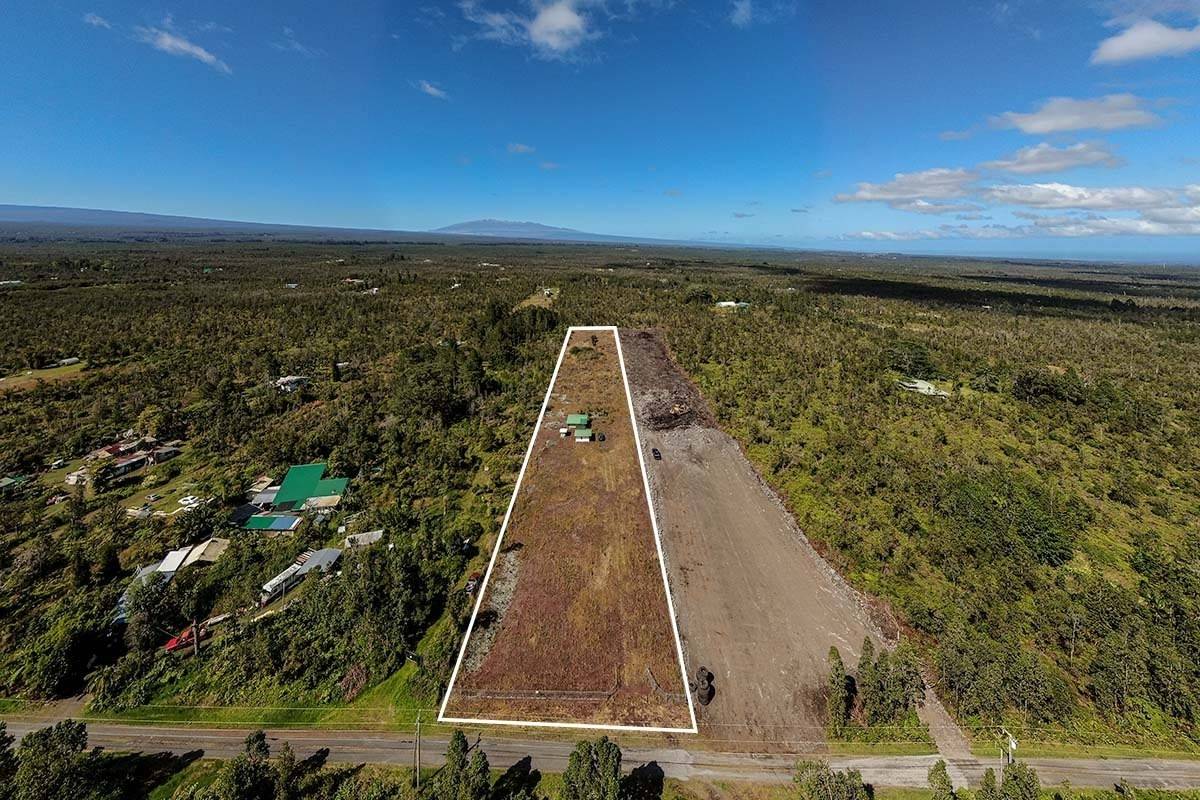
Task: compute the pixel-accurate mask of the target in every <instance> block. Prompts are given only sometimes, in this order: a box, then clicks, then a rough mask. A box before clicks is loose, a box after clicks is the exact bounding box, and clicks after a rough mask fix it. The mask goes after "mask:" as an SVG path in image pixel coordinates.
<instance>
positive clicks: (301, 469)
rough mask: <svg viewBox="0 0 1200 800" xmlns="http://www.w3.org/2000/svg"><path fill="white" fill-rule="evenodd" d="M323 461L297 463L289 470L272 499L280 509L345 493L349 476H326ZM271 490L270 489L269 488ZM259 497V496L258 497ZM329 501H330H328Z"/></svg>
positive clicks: (289, 508)
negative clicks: (323, 476)
mask: <svg viewBox="0 0 1200 800" xmlns="http://www.w3.org/2000/svg"><path fill="white" fill-rule="evenodd" d="M324 474H325V465H324V464H322V463H319V462H318V463H313V464H297V465H296V466H294V467H292V468H291V469H289V470H288V471H287V475H285V476H284V477H283V482H282V483H280V484H279V491H277V492H276V493H275V496H274V498H273V499H272V500H271V502H272V503H273V505H274V506H275V509H276V510H278V511H291V510H293V509H299V508H302V507H303V506H304V504H305V503H307V502H308V501H309V500H310V499H313V498H327V497H340V496H341V495H343V494H345V492H346V486H347V485H348V484H349V483H350V479H349V478H325V479H322V477H321V476H322V475H324ZM268 491H269V490H268ZM256 499H257V498H256ZM326 502H329V501H326Z"/></svg>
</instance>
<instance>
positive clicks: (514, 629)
mask: <svg viewBox="0 0 1200 800" xmlns="http://www.w3.org/2000/svg"><path fill="white" fill-rule="evenodd" d="M581 411H587V412H590V413H591V414H592V418H593V423H592V427H593V429H594V430H595V432H596V433H597V434H601V433H602V434H604V436H605V441H604V442H592V443H590V444H582V443H579V444H577V443H575V442H574V441H573V440H572V439H571V438H569V437H568V438H565V439H564V438H560V437H559V434H558V430H559V428H560V427H562V426H563V425H564V424H565V421H566V416H567V414H569V413H574V412H581ZM536 437H537V439H536V443H535V445H534V450H533V455H532V456H531V458H530V461H529V465H528V467H527V469H526V474H525V479H524V482H523V483H522V486H521V490H520V494H519V495H518V497H517V502H516V505H515V506H514V508H513V514H512V518H511V520H510V522H509V527H508V530H507V532H506V533H505V537H504V548H505V550H506V551H509V552H516V554H517V558H518V569H517V572H516V575H517V577H516V585H515V587H514V588H513V590H512V597H511V599H510V600H509V602H508V604H507V607H506V608H505V609H504V611H503V614H502V615H501V616H500V618H499V619H498V620H497V621H495V622H493V623H492V625H493V626H498V630H497V631H496V632H495V635H494V637H490V638H491V643H490V646H488V647H487V650H486V653H475V654H473V656H472V655H469V657H468V659H467V661H466V662H464V663H465V664H475V665H478V668H477V669H475V670H474V671H471V672H469V673H468V672H467V669H466V667H464V669H463V670H462V671H461V672H460V674H459V677H458V682H457V684H456V686H455V692H454V694H453V695H452V696H451V698H450V703H449V706H448V708H447V712H448V713H449V714H451V715H461V716H470V717H493V718H505V719H522V720H536V719H543V720H554V721H564V722H589V723H608V724H637V725H655V726H667V725H669V726H673V727H675V726H686V725H689V724H690V718H689V716H688V712H687V701H686V699H685V697H684V695H683V693H684V691H686V690H685V688H684V687H683V686H682V682H681V678H680V674H679V662H678V657H677V655H676V648H675V639H674V635H673V634H672V631H671V624H670V618H669V616H668V610H667V600H666V593H665V591H664V588H663V582H662V577H661V572H660V567H659V561H658V555H657V552H656V550H655V545H654V534H653V529H652V528H651V524H650V516H649V510H648V508H647V504H646V495H645V491H644V488H643V484H642V475H641V471H640V468H639V466H638V460H637V449H636V445H635V442H634V433H633V426H632V422H631V420H630V418H629V408H628V404H627V401H626V398H625V389H624V385H623V382H622V379H621V371H620V365H619V362H618V357H617V350H616V341H615V338H614V335H613V334H612V333H611V332H606V331H600V332H587V331H576V332H575V333H573V334H572V337H571V341H570V342H569V344H568V347H567V353H566V355H565V356H564V358H563V363H562V366H561V368H560V369H559V373H558V378H557V381H556V382H555V384H554V387H553V392H552V394H551V400H550V404H549V406H548V408H547V410H546V416H545V419H544V420H543V423H542V427H541V429H540V430H538V431H537V433H536ZM494 577H495V576H493V578H494ZM486 592H487V596H485V598H484V604H483V606H482V607H483V609H485V610H487V609H489V608H490V607H491V600H492V598H491V597H490V595H492V594H493V586H491V585H489V587H488V588H487V590H486ZM487 638H489V637H486V636H485V635H484V634H481V632H480V626H479V625H477V626H476V632H475V634H474V635H473V636H472V641H471V644H470V647H469V649H470V648H474V647H478V646H481V642H483V641H486V639H487ZM648 672H649V673H652V674H653V676H654V679H655V680H656V681H657V682H658V684H659V686H660V687H661V689H662V690H663V692H662V693H660V692H655V690H654V688H653V685H652V682H651V680H650V677H649V675H648ZM534 690H537V691H541V692H544V693H547V694H546V695H543V696H542V697H540V698H530V697H526V696H524V695H521V696H520V697H516V698H514V697H513V696H512V695H513V694H518V693H525V692H530V691H534ZM560 692H577V693H585V694H586V697H579V696H576V697H572V698H570V699H568V698H566V697H563V696H561V695H554V694H550V693H560ZM479 693H507V694H508V696H506V697H504V698H495V697H490V696H482V697H481V696H480V694H479ZM663 693H666V694H668V695H670V696H664V694H663Z"/></svg>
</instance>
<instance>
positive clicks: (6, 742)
mask: <svg viewBox="0 0 1200 800" xmlns="http://www.w3.org/2000/svg"><path fill="white" fill-rule="evenodd" d="M13 741H14V739H13V737H12V736H11V735H10V734H9V732H8V724H7V723H6V722H4V721H3V720H0V800H13V798H15V797H16V796H17V789H16V786H15V783H16V777H17V754H16V753H14V752H13Z"/></svg>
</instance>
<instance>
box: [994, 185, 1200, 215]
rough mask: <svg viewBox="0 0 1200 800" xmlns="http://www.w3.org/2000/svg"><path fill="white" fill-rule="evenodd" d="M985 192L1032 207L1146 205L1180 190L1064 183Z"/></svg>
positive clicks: (1164, 201) (1169, 200) (1170, 200)
mask: <svg viewBox="0 0 1200 800" xmlns="http://www.w3.org/2000/svg"><path fill="white" fill-rule="evenodd" d="M983 196H984V197H985V198H986V199H988V200H990V201H992V202H994V203H1001V204H1004V205H1015V206H1027V207H1029V208H1079V209H1091V210H1101V209H1103V210H1114V209H1144V208H1161V207H1163V206H1170V205H1174V204H1176V203H1178V199H1177V198H1178V193H1177V192H1175V191H1173V190H1171V189H1150V188H1146V187H1144V186H1118V187H1102V188H1093V187H1088V186H1071V185H1069V184H1065V183H1029V184H1006V185H999V186H989V187H987V188H986V189H984V190H983Z"/></svg>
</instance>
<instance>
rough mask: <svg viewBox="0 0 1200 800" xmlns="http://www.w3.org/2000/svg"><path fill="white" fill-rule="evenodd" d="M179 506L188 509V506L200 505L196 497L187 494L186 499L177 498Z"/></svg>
mask: <svg viewBox="0 0 1200 800" xmlns="http://www.w3.org/2000/svg"><path fill="white" fill-rule="evenodd" d="M179 505H181V506H189V507H190V506H198V505H200V498H199V497H196V495H194V494H189V495H188V496H187V497H181V498H179Z"/></svg>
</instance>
